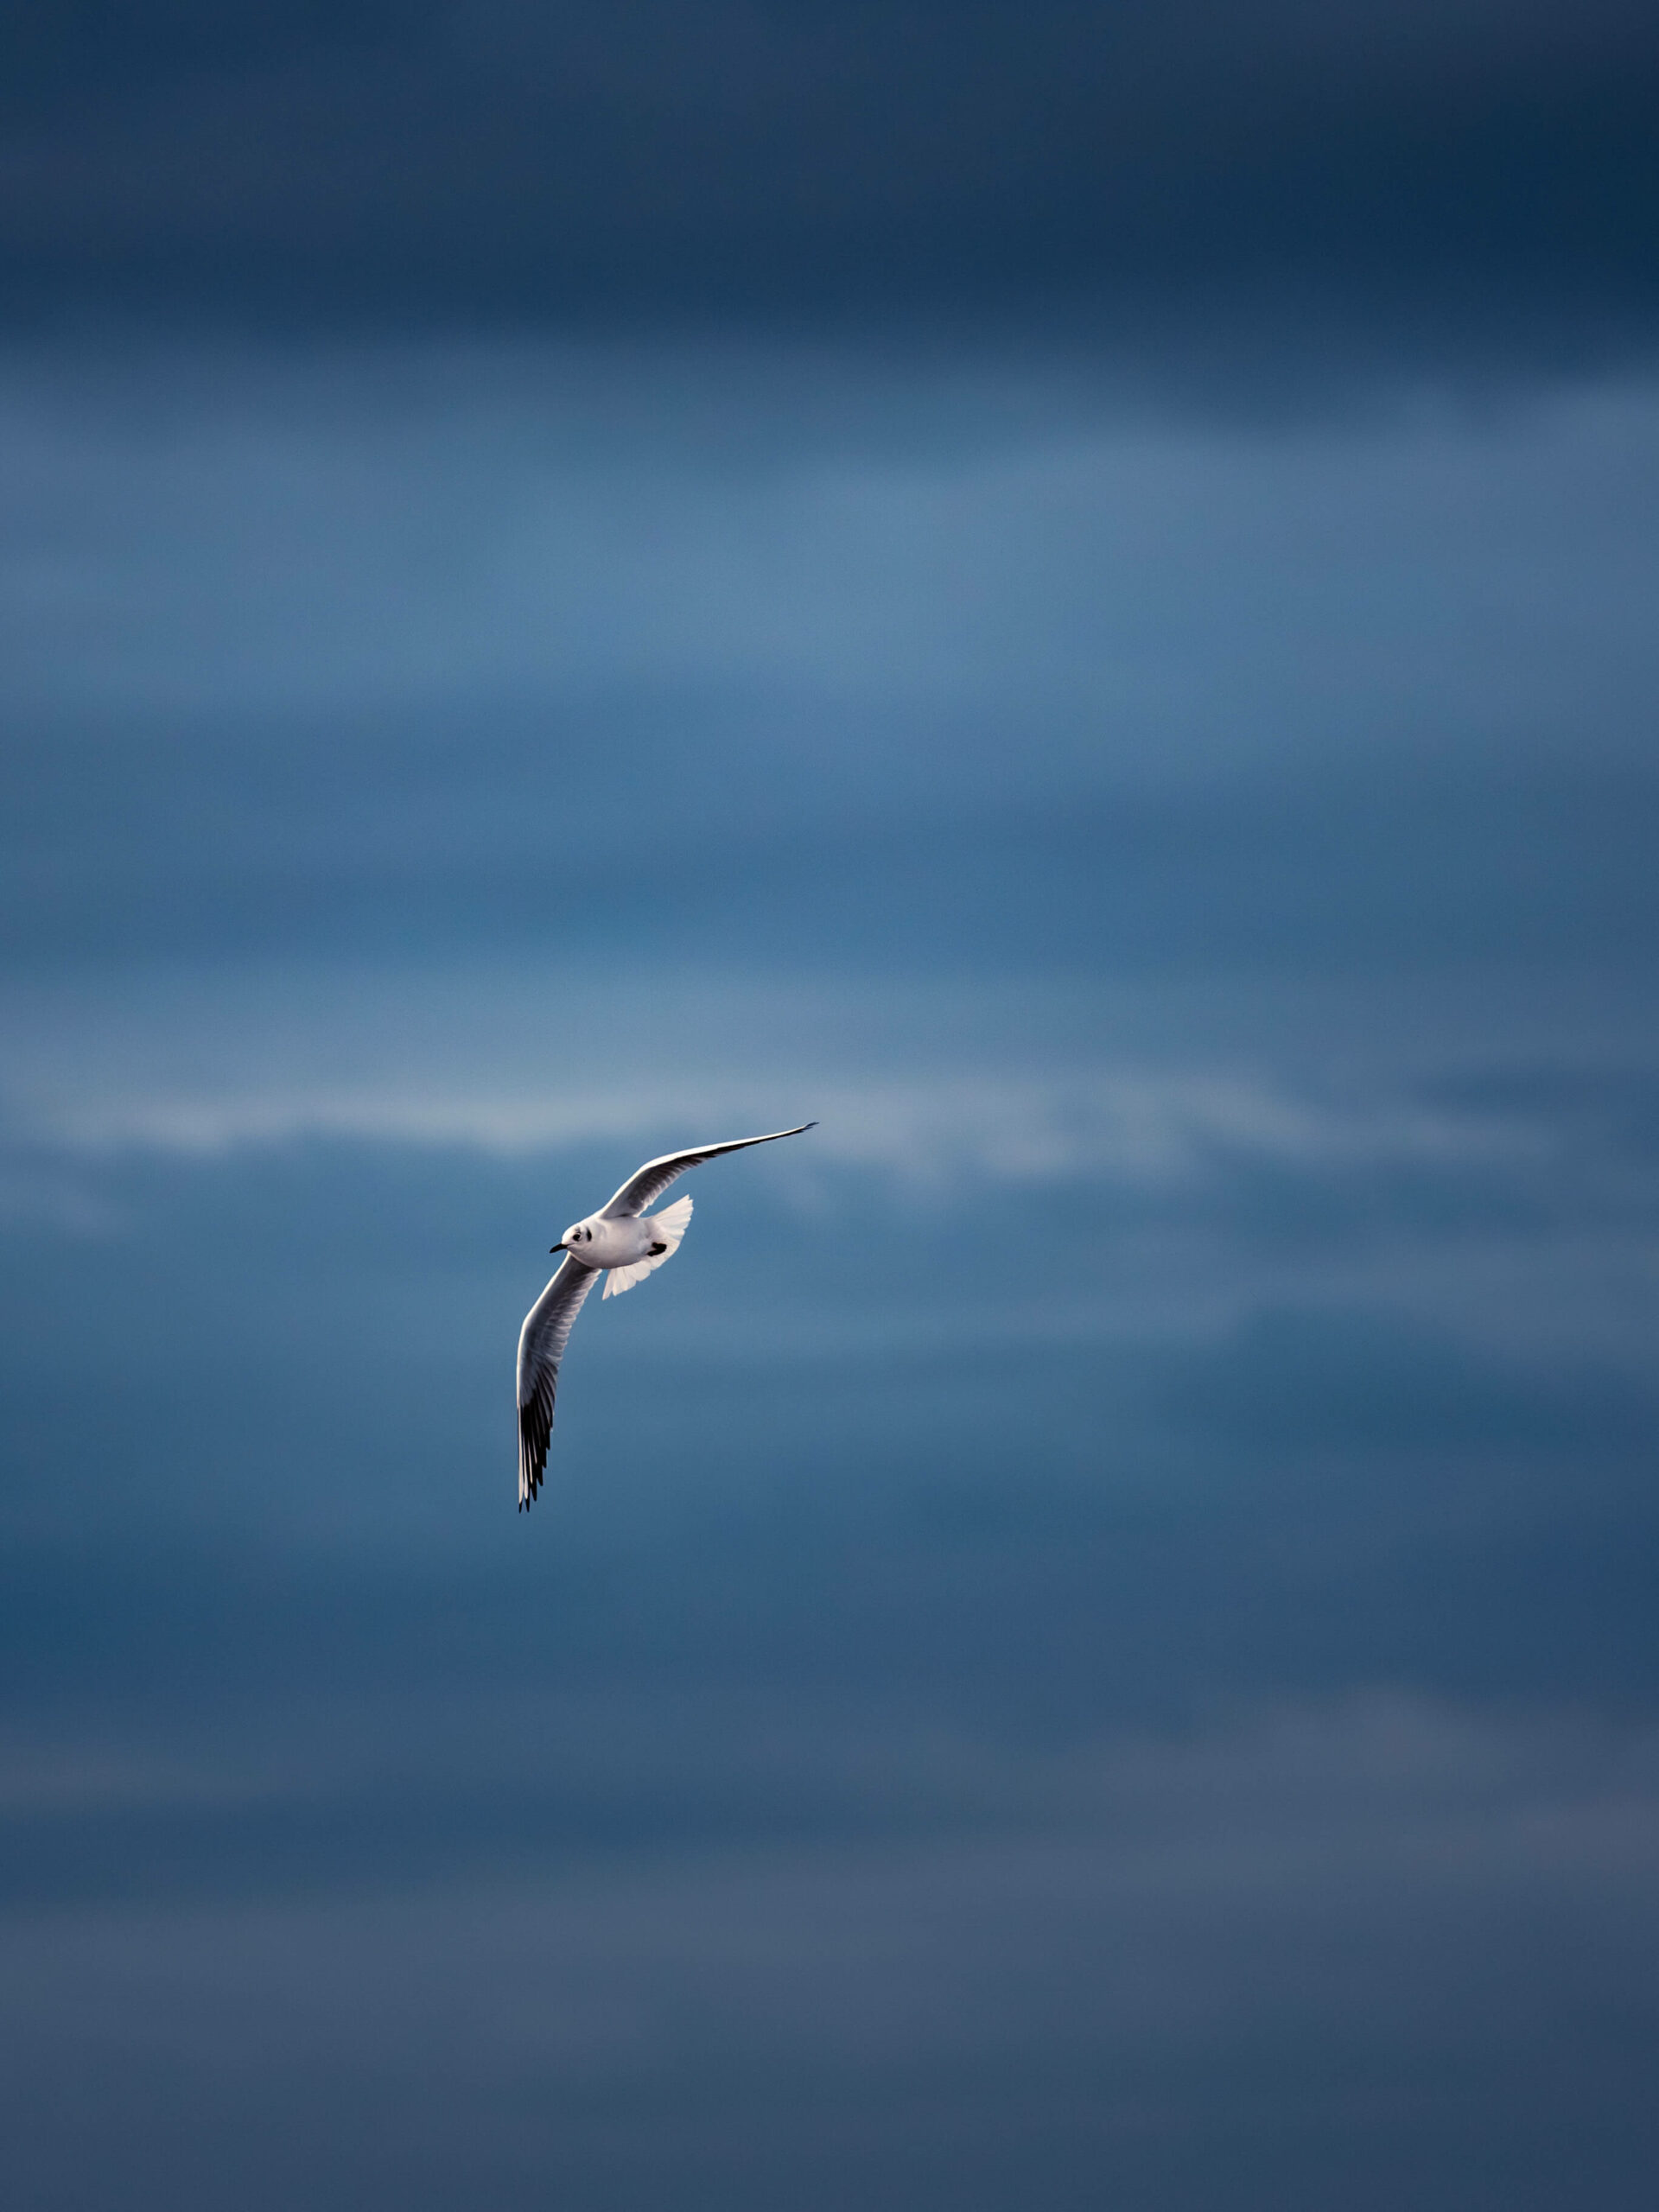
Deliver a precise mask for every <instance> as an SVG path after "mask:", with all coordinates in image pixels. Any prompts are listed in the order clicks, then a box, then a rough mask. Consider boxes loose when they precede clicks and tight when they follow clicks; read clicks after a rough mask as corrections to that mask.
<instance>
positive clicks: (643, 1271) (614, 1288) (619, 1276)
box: [600, 1198, 691, 1298]
mask: <svg viewBox="0 0 1659 2212" xmlns="http://www.w3.org/2000/svg"><path fill="white" fill-rule="evenodd" d="M690 1218H691V1201H690V1198H676V1199H675V1201H674V1203H673V1205H671V1206H664V1208H663V1210H662V1211H661V1213H648V1214H647V1215H646V1216H645V1227H646V1228H647V1229H650V1230H654V1231H655V1232H656V1233H655V1235H654V1236H653V1237H652V1243H656V1244H660V1245H661V1246H662V1247H663V1249H662V1250H661V1251H660V1252H652V1254H651V1255H649V1256H648V1257H647V1258H645V1259H643V1260H636V1261H635V1262H634V1263H633V1265H632V1267H631V1268H607V1269H606V1271H605V1287H604V1289H603V1290H602V1291H601V1293H600V1295H601V1298H620V1296H621V1295H622V1294H623V1292H624V1291H625V1290H632V1288H633V1286H634V1285H635V1283H637V1282H643V1281H645V1277H646V1276H647V1275H648V1274H650V1273H651V1271H652V1268H660V1267H661V1266H662V1264H663V1262H664V1260H671V1259H672V1258H673V1256H674V1255H675V1254H676V1252H677V1251H678V1250H679V1249H680V1239H681V1237H682V1236H684V1234H685V1224H687V1222H689V1221H690Z"/></svg>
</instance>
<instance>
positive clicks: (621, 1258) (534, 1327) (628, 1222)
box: [518, 1122, 818, 1513]
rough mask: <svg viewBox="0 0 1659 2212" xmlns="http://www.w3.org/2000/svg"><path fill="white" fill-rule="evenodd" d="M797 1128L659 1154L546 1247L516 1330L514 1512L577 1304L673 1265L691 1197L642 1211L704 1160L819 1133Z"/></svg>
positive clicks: (531, 1483) (531, 1469) (531, 1471)
mask: <svg viewBox="0 0 1659 2212" xmlns="http://www.w3.org/2000/svg"><path fill="white" fill-rule="evenodd" d="M817 1126H818V1125H817V1122H802V1123H801V1124H800V1127H799V1128H793V1129H773V1130H772V1133H771V1135H769V1136H764V1137H734V1138H733V1139H732V1140H731V1141H730V1143H729V1144H700V1145H694V1146H693V1147H691V1149H690V1151H689V1152H665V1153H664V1154H663V1156H662V1158H661V1159H660V1160H647V1161H646V1162H645V1166H643V1167H639V1168H636V1169H635V1171H634V1173H632V1175H630V1176H629V1178H628V1179H627V1181H626V1183H625V1184H624V1185H622V1187H621V1189H620V1191H619V1192H617V1194H616V1196H615V1197H614V1198H612V1199H611V1200H610V1201H609V1202H608V1204H607V1205H602V1206H601V1208H600V1210H599V1211H598V1212H597V1213H590V1214H588V1215H585V1216H584V1217H583V1218H582V1220H581V1221H577V1222H573V1223H572V1224H571V1225H570V1227H569V1229H567V1230H565V1232H564V1234H563V1236H561V1237H560V1239H559V1241H558V1243H556V1244H555V1245H553V1246H552V1247H551V1248H550V1249H552V1250H553V1251H555V1252H563V1254H564V1257H563V1260H562V1261H561V1262H559V1265H558V1268H557V1271H556V1273H555V1274H554V1277H553V1280H552V1281H551V1282H550V1283H549V1285H548V1286H547V1288H546V1289H545V1290H544V1291H543V1293H542V1294H541V1296H540V1297H539V1298H538V1299H537V1301H536V1303H535V1304H534V1305H533V1306H531V1309H530V1311H529V1313H526V1314H525V1316H524V1327H523V1328H522V1329H520V1331H519V1332H518V1510H519V1511H520V1512H521V1513H523V1512H525V1511H527V1510H528V1509H529V1506H530V1504H531V1500H532V1499H533V1498H534V1497H535V1496H536V1493H537V1491H539V1490H540V1488H541V1486H542V1474H543V1470H544V1469H545V1467H546V1465H547V1446H548V1441H549V1440H550V1437H551V1435H552V1433H553V1396H554V1393H555V1391H556V1389H557V1388H558V1381H559V1362H560V1361H561V1360H562V1359H563V1357H564V1348H565V1345H566V1344H568V1343H569V1340H570V1332H571V1330H572V1328H574V1326H575V1319H576V1316H577V1314H578V1313H581V1311H582V1300H583V1299H585V1298H586V1297H587V1295H588V1292H589V1291H590V1290H591V1289H592V1288H593V1287H594V1284H595V1283H596V1282H597V1281H599V1278H600V1276H601V1274H602V1275H603V1276H604V1278H605V1291H604V1295H605V1296H606V1297H607V1298H616V1297H619V1296H620V1294H621V1293H622V1292H623V1291H625V1290H632V1288H633V1286H634V1285H635V1283H637V1282H643V1281H645V1277H646V1276H647V1275H648V1274H650V1273H651V1272H652V1268H660V1267H661V1266H662V1264H663V1262H664V1260H671V1259H672V1258H673V1256H674V1255H675V1253H676V1252H677V1251H678V1250H679V1249H680V1239H681V1237H683V1236H684V1234H685V1226H686V1224H687V1223H688V1222H689V1221H690V1218H691V1201H690V1198H677V1199H676V1200H675V1202H674V1204H673V1205H671V1206H664V1209H663V1211H661V1213H652V1214H648V1213H647V1212H646V1211H645V1208H646V1207H647V1206H648V1205H652V1203H653V1202H654V1201H655V1200H656V1199H658V1198H661V1196H662V1194H663V1192H664V1191H665V1190H666V1189H667V1188H668V1186H669V1185H670V1184H671V1182H672V1181H673V1180H674V1179H675V1177H676V1176H677V1175H683V1174H684V1173H685V1171H686V1169H687V1168H688V1167H701V1166H702V1163H703V1161H704V1160H713V1159H715V1158H716V1157H717V1156H718V1155H719V1154H721V1153H722V1152H743V1151H746V1150H747V1148H748V1147H749V1146H750V1145H752V1144H776V1143H777V1141H778V1140H779V1137H798V1136H800V1135H803V1134H804V1132H805V1131H806V1130H808V1129H816V1128H817Z"/></svg>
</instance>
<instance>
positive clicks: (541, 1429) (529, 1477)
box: [518, 1252, 600, 1513]
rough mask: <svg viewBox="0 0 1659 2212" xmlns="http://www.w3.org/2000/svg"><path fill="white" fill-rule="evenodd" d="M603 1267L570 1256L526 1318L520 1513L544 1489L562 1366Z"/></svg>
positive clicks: (521, 1346) (521, 1348)
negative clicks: (584, 1304)
mask: <svg viewBox="0 0 1659 2212" xmlns="http://www.w3.org/2000/svg"><path fill="white" fill-rule="evenodd" d="M599 1277H600V1270H599V1269H598V1268H584V1267H583V1266H582V1262H581V1261H580V1260H578V1259H577V1258H576V1257H575V1255H574V1254H572V1253H569V1252H567V1253H566V1255H565V1256H564V1258H563V1260H562V1261H561V1262H560V1263H559V1265H558V1267H557V1268H556V1269H555V1270H554V1273H553V1276H552V1279H551V1281H550V1282H549V1284H548V1286H547V1287H546V1289H545V1290H544V1291H543V1293H542V1294H541V1296H540V1297H539V1298H538V1299H537V1301H536V1303H535V1304H534V1305H533V1306H531V1309H530V1311H529V1313H526V1314H525V1316H524V1326H523V1327H522V1328H521V1329H520V1330H519V1332H518V1510H519V1511H520V1512H521V1513H524V1512H526V1511H528V1510H529V1508H530V1506H531V1503H532V1502H533V1500H534V1498H535V1497H536V1493H537V1491H539V1490H540V1488H541V1486H542V1477H543V1473H544V1472H545V1471H546V1467H547V1447H548V1445H549V1443H550V1440H551V1439H552V1435H553V1402H554V1399H555V1397H556V1395H557V1392H558V1383H559V1362H560V1361H561V1360H562V1359H563V1357H564V1347H565V1345H566V1344H568V1343H569V1338H570V1332H571V1329H572V1328H573V1327H574V1325H575V1319H576V1316H577V1314H578V1313H581V1311H582V1300H583V1299H585V1298H586V1297H587V1295H588V1292H589V1291H590V1290H591V1289H592V1288H593V1287H594V1284H595V1283H596V1282H597V1281H599Z"/></svg>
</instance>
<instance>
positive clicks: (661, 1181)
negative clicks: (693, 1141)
mask: <svg viewBox="0 0 1659 2212" xmlns="http://www.w3.org/2000/svg"><path fill="white" fill-rule="evenodd" d="M817 1126H818V1125H817V1122H798V1124H797V1126H796V1127H795V1128H792V1129H772V1130H769V1131H768V1132H767V1134H766V1135H765V1136H763V1137H733V1138H732V1139H730V1141H728V1142H727V1143H725V1144H700V1145H692V1146H690V1147H689V1148H688V1149H687V1150H686V1151H684V1152H665V1153H664V1154H662V1155H661V1157H660V1158H659V1159H657V1160H647V1161H646V1162H645V1166H643V1167H636V1168H635V1169H634V1171H633V1173H632V1175H630V1176H629V1178H628V1179H627V1181H626V1183H624V1184H623V1185H622V1187H621V1189H620V1191H618V1192H617V1193H616V1195H615V1197H614V1198H612V1199H611V1200H610V1201H609V1202H608V1204H607V1205H603V1206H601V1208H600V1214H601V1218H602V1219H604V1220H606V1221H616V1220H619V1219H621V1218H624V1217H626V1216H628V1215H630V1214H639V1213H643V1212H644V1211H645V1208H646V1207H647V1206H648V1205H651V1204H652V1200H653V1199H655V1198H659V1197H660V1196H661V1195H662V1193H663V1192H664V1191H665V1190H666V1189H667V1188H668V1186H669V1185H670V1184H671V1182H672V1181H673V1180H674V1179H675V1177H676V1176H677V1175H683V1174H684V1173H685V1171H686V1169H687V1168H688V1167H701V1166H702V1163H703V1161H704V1160H714V1159H715V1158H717V1157H718V1155H719V1154H721V1153H722V1152H746V1151H747V1149H748V1147H750V1146H751V1145H752V1144H776V1143H777V1142H778V1141H779V1138H780V1137H798V1136H803V1135H804V1134H805V1133H806V1131H807V1130H808V1129H816V1128H817Z"/></svg>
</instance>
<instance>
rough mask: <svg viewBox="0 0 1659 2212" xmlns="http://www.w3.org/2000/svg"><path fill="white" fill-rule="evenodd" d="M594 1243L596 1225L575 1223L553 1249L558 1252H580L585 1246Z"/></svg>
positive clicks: (587, 1222) (582, 1222)
mask: <svg viewBox="0 0 1659 2212" xmlns="http://www.w3.org/2000/svg"><path fill="white" fill-rule="evenodd" d="M593 1241H594V1225H593V1224H592V1222H590V1221H577V1222H573V1223H572V1224H571V1225H570V1227H569V1229H567V1230H565V1232H564V1234H563V1236H561V1237H560V1239H559V1241H558V1243H556V1244H555V1245H554V1246H553V1247H552V1248H551V1249H553V1250H554V1251H556V1252H579V1251H581V1249H582V1246H583V1245H584V1244H591V1243H593Z"/></svg>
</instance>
